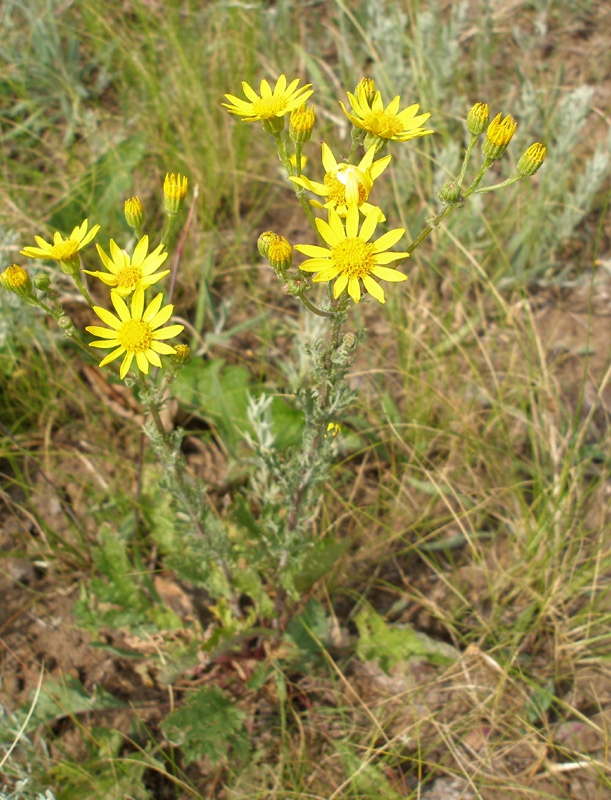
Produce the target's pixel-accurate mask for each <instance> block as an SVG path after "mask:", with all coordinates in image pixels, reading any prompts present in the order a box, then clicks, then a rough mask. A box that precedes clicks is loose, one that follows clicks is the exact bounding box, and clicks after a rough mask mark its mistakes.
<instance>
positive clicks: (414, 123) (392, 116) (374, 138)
mask: <svg viewBox="0 0 611 800" xmlns="http://www.w3.org/2000/svg"><path fill="white" fill-rule="evenodd" d="M348 97H349V98H350V105H351V106H352V113H350V112H349V111H346V107H345V106H344V104H343V103H342V102H341V100H340V105H341V107H342V109H343V111H344V114H345V115H346V116H347V117H348V119H349V120H350V122H352V124H353V125H355V126H356V127H357V128H361V130H364V131H365V132H366V133H367V137H366V138H365V147H366V148H367V147H369V146H371V144H376V145H377V146H378V149H379V148H380V146H383V145H384V144H385V140H388V139H394V140H395V141H397V142H408V141H409V140H410V139H415V138H416V137H417V136H426V135H427V134H429V133H434V131H432V130H424V128H422V127H421V126H422V124H423V123H425V122H426V121H427V119H428V118H429V117H430V116H431V115H430V114H420V115H419V116H417V114H418V109H419V108H420V106H419V105H418V103H415V104H414V105H411V106H408V107H407V108H404V109H403V111H399V106H400V105H401V98H400V97H399V96H398V95H397V97H395V98H394V100H392V101H391V102H390V103H389V104H388V106H387V107H386V108H384V103H383V102H382V95H381V94H380V92H379V91H378V92H376V93H375V95H374V97H373V100H372V101H371V102H369V101H368V95H367V91H366V88H365V87H364V86H363V84H362V83H360V84H359V85H358V87H357V95H356V97H355V96H354V95H353V94H351V93H350V92H348Z"/></svg>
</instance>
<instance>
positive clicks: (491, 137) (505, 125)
mask: <svg viewBox="0 0 611 800" xmlns="http://www.w3.org/2000/svg"><path fill="white" fill-rule="evenodd" d="M502 116H503V115H502V114H501V113H499V114H497V115H496V117H495V118H494V119H493V120H492V122H491V123H490V125H488V130H487V131H486V138H485V139H484V142H483V144H482V150H483V153H484V155H485V156H486V157H487V158H493V159H496V158H500V157H501V156H502V155H503V153H504V152H505V150H507V145H508V144H509V142H510V141H511V139H512V137H513V134H514V133H515V130H516V128H517V126H518V123H517V122H514V120H513V119H512V118H511V114H508V115H507V116H506V117H505V119H504V120H501V117H502Z"/></svg>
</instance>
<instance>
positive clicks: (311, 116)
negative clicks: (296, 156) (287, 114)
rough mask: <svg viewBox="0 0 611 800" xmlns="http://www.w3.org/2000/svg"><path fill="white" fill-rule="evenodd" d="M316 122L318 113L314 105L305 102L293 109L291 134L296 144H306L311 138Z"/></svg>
mask: <svg viewBox="0 0 611 800" xmlns="http://www.w3.org/2000/svg"><path fill="white" fill-rule="evenodd" d="M315 122H316V114H315V113H314V108H313V107H312V106H306V104H305V103H303V104H302V105H301V106H299V108H295V109H293V111H291V118H290V127H289V136H290V137H291V139H292V140H293V141H294V142H295V144H305V142H308V141H309V140H310V137H311V136H312V129H313V128H314V123H315Z"/></svg>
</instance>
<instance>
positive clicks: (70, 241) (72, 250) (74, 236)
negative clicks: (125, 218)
mask: <svg viewBox="0 0 611 800" xmlns="http://www.w3.org/2000/svg"><path fill="white" fill-rule="evenodd" d="M88 224H89V220H84V222H83V223H82V224H81V225H77V226H76V228H75V229H74V230H73V231H72V233H71V234H70V236H69V237H68V238H67V239H64V237H63V236H62V235H61V233H59V231H55V233H54V234H53V244H50V243H49V242H45V240H44V239H42V238H41V237H40V236H35V237H34V238H35V239H36V244H37V245H38V247H24V248H23V250H21V251H20V252H21V255H22V256H28V257H29V258H45V259H53V260H55V261H59V262H60V263H61V264H68V265H74V264H75V260H76V257H77V253H78V252H79V250H82V249H83V247H85V246H86V245H88V244H89V242H91V240H92V239H93V238H94V237H95V235H96V234H97V232H98V231H99V230H100V226H99V225H94V226H93V228H92V229H91V230H90V231H89V233H87V227H88Z"/></svg>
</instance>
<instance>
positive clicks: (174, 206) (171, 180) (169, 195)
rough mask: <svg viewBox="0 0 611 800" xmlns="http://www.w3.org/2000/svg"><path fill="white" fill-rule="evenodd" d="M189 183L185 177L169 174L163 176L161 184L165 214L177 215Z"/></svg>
mask: <svg viewBox="0 0 611 800" xmlns="http://www.w3.org/2000/svg"><path fill="white" fill-rule="evenodd" d="M188 187H189V181H188V180H187V177H186V176H181V174H180V172H179V173H178V175H174V173H173V172H172V174H170V173H169V172H168V173H167V174H166V176H165V180H164V182H163V200H164V203H165V210H166V214H178V212H179V211H180V209H181V208H182V204H183V203H184V200H185V197H186V194H187V189H188Z"/></svg>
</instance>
